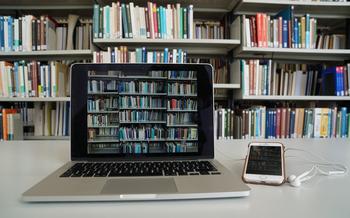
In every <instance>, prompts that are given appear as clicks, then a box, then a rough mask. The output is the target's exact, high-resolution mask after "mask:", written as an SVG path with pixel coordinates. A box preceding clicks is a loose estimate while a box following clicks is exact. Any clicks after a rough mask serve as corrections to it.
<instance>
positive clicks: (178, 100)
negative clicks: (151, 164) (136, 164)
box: [71, 64, 213, 158]
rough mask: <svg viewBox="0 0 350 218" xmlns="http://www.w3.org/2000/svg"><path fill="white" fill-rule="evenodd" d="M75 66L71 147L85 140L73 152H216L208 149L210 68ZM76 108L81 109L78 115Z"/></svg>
mask: <svg viewBox="0 0 350 218" xmlns="http://www.w3.org/2000/svg"><path fill="white" fill-rule="evenodd" d="M79 66H81V67H79ZM87 66H91V67H87ZM77 68H80V69H81V70H76V71H75V70H72V94H71V95H72V143H77V142H76V141H74V139H76V137H75V136H76V134H75V133H77V132H79V133H80V134H78V135H81V136H83V137H79V138H78V140H79V141H80V142H79V143H78V144H80V146H79V149H77V150H78V151H79V153H75V154H78V155H79V156H83V157H84V156H85V157H91V158H93V157H112V158H113V157H116V158H121V157H123V158H137V157H142V158H145V157H181V156H182V157H191V156H197V157H198V156H200V157H202V156H203V155H208V153H207V152H208V151H209V150H212V149H210V148H206V147H210V146H211V147H213V123H212V116H213V115H212V112H213V109H212V108H213V91H212V82H211V81H212V72H211V67H210V66H208V65H177V64H173V65H171V64H170V65H165V64H158V65H154V64H97V65H96V64H95V65H92V64H88V65H86V64H85V65H84V64H82V65H74V67H73V68H72V69H77ZM75 74H79V76H76V75H75ZM82 75H84V76H82ZM78 77H79V78H78ZM75 84H77V86H76V85H75ZM84 86H85V87H84ZM74 87H84V89H81V88H79V89H75V88H74ZM75 92H79V93H75ZM76 97H78V100H77V101H76V100H75V98H76ZM83 105H84V106H85V109H84V106H83ZM76 106H79V108H81V109H83V111H82V110H80V112H79V113H78V114H75V113H76V111H75V110H74V108H76ZM82 114H84V115H83V117H81V116H82ZM77 116H78V117H79V121H80V122H79V126H76V122H74V120H75V119H76V118H77ZM84 118H85V119H84ZM81 121H82V122H84V123H81ZM81 127H83V128H81ZM76 128H78V129H76ZM74 129H75V130H78V131H73V130H74ZM83 132H85V133H83ZM73 134H74V135H73ZM73 146H75V144H72V147H73ZM72 150H74V149H72ZM72 155H73V152H72Z"/></svg>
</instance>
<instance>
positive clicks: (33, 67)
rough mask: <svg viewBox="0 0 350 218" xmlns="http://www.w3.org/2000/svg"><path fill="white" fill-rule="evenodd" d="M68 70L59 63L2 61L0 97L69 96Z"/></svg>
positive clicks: (0, 66)
mask: <svg viewBox="0 0 350 218" xmlns="http://www.w3.org/2000/svg"><path fill="white" fill-rule="evenodd" d="M68 70H69V68H68V66H67V65H66V64H63V63H61V62H57V61H49V62H39V61H29V62H26V61H15V62H7V61H0V97H64V96H68V95H69V92H70V89H69V74H68Z"/></svg>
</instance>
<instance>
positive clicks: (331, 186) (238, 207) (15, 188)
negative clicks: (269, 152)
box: [0, 139, 350, 218]
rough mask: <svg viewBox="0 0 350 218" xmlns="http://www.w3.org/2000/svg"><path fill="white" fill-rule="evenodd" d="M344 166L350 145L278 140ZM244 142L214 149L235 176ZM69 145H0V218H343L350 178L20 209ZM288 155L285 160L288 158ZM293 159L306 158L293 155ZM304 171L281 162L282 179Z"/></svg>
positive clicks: (220, 144)
mask: <svg viewBox="0 0 350 218" xmlns="http://www.w3.org/2000/svg"><path fill="white" fill-rule="evenodd" d="M282 142H283V143H284V144H285V145H286V147H287V148H288V147H294V148H302V149H305V150H308V151H311V152H315V153H317V154H320V155H322V156H323V157H325V158H327V159H328V160H333V161H338V162H340V163H343V164H346V165H347V166H350V140H348V139H336V140H328V139H311V140H306V139H305V140H284V141H282ZM246 150H247V141H240V140H238V141H226V142H222V141H221V142H217V143H216V153H215V156H216V158H217V159H218V160H219V161H220V162H221V163H223V164H224V165H225V166H226V167H228V168H229V169H230V170H232V171H233V172H234V173H237V174H241V172H242V168H243V161H242V160H239V159H241V158H243V157H244V156H245V154H246ZM69 153H70V152H69V142H68V141H54V142H52V141H51V142H49V141H47V142H38V141H26V142H0V175H1V177H0V217H4V218H5V217H6V218H10V217H35V218H37V217H50V218H54V217H75V218H78V217H84V218H88V217H97V216H98V217H116V216H117V217H137V218H140V217H143V218H145V217H152V218H155V217H162V218H164V217H166V218H172V217H202V218H205V217H220V218H221V217H240V218H244V217H293V218H295V217H317V218H321V217H347V218H348V217H349V214H350V207H349V205H350V204H349V202H350V201H349V197H350V188H349V184H350V176H349V175H342V176H335V177H325V176H318V177H316V178H314V179H313V180H311V181H309V182H307V183H304V185H303V186H302V187H300V188H293V187H290V186H289V185H288V184H284V185H282V186H280V187H272V186H261V185H250V187H251V188H252V191H251V195H250V196H249V197H246V198H236V199H217V200H182V201H155V202H119V203H118V202H104V203H102V202H92V203H23V202H21V201H20V196H21V194H22V193H23V192H24V191H25V190H27V189H28V188H29V187H31V186H32V185H34V184H35V183H37V182H38V181H40V180H41V179H43V178H44V177H45V176H47V175H48V174H49V173H51V172H53V171H54V170H55V169H57V168H59V167H60V166H61V165H63V164H64V163H65V162H67V161H69V157H70V156H69ZM294 154H296V152H294V153H291V152H290V153H288V152H287V154H286V155H287V156H290V155H294ZM297 155H298V156H305V155H306V154H302V153H298V154H297ZM309 168H310V165H308V164H307V163H305V162H303V161H301V160H297V159H295V158H287V160H286V170H287V175H290V174H292V173H293V174H298V173H301V172H303V171H305V170H307V169H309Z"/></svg>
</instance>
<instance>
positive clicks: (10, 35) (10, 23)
mask: <svg viewBox="0 0 350 218" xmlns="http://www.w3.org/2000/svg"><path fill="white" fill-rule="evenodd" d="M7 24H8V42H9V43H8V46H9V47H8V48H7V50H8V51H12V48H13V18H12V17H11V16H8V18H7Z"/></svg>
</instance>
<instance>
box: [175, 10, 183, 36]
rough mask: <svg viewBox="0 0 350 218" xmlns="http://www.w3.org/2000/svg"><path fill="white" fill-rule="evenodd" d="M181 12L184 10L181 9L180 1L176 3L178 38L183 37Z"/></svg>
mask: <svg viewBox="0 0 350 218" xmlns="http://www.w3.org/2000/svg"><path fill="white" fill-rule="evenodd" d="M181 12H182V10H181V9H180V3H176V13H177V14H176V19H177V21H176V22H177V27H176V31H177V36H176V38H177V39H182V37H183V36H181V34H180V33H181V31H180V17H181Z"/></svg>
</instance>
